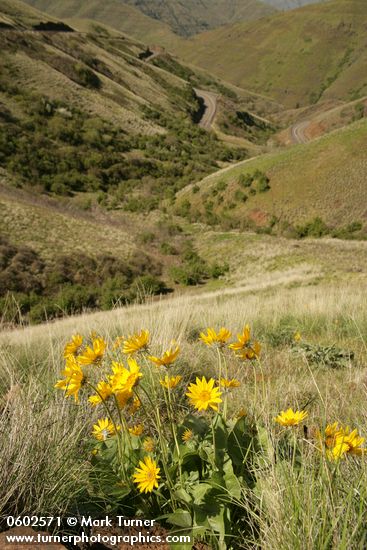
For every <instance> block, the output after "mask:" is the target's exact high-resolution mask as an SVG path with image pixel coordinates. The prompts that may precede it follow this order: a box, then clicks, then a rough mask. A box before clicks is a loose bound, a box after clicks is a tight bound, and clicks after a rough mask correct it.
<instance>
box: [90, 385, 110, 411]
mask: <svg viewBox="0 0 367 550" xmlns="http://www.w3.org/2000/svg"><path fill="white" fill-rule="evenodd" d="M96 390H97V391H96V394H95V395H91V396H90V397H89V398H88V401H89V403H91V404H92V405H94V406H95V405H99V404H100V403H103V402H104V401H106V400H107V399H108V398H109V397H110V396H111V395H112V393H113V392H112V388H111V386H110V384H108V382H105V381H104V380H101V381H100V382H98V384H97V387H96Z"/></svg>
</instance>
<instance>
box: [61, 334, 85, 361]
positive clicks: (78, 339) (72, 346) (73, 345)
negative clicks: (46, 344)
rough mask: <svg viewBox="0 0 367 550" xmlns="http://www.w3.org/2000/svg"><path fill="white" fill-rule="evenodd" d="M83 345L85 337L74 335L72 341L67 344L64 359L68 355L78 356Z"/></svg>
mask: <svg viewBox="0 0 367 550" xmlns="http://www.w3.org/2000/svg"><path fill="white" fill-rule="evenodd" d="M82 344H83V336H82V335H81V334H73V336H72V337H71V340H70V341H69V342H67V343H66V345H65V348H64V357H65V359H66V357H67V356H68V355H76V354H77V353H78V351H79V348H80V347H81V345H82Z"/></svg>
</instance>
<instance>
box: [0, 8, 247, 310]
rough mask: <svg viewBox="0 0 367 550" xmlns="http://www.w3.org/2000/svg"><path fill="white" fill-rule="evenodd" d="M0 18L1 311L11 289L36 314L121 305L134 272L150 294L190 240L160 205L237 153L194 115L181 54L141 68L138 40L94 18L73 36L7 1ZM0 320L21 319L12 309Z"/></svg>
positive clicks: (204, 273) (206, 270)
mask: <svg viewBox="0 0 367 550" xmlns="http://www.w3.org/2000/svg"><path fill="white" fill-rule="evenodd" d="M1 14H2V21H3V25H4V27H3V29H2V31H1V34H0V47H1V52H2V55H1V59H0V75H1V76H0V171H1V174H0V177H1V193H0V195H1V209H2V223H1V233H2V237H1V246H0V263H1V266H2V279H1V282H0V302H1V303H0V309H1V312H2V314H4V315H5V313H4V312H8V305H9V300H8V298H9V296H7V293H8V292H12V293H15V295H16V299H17V300H18V303H19V306H20V310H19V312H20V313H21V316H22V315H23V314H24V315H25V316H26V317H27V316H28V315H30V316H31V318H33V319H34V320H37V319H40V318H44V317H45V316H46V317H53V316H55V315H58V314H60V313H61V312H62V311H69V312H72V311H80V310H81V309H82V308H83V307H88V308H89V307H92V308H93V307H97V306H98V307H101V306H102V307H110V306H112V305H113V303H114V301H115V300H116V299H119V298H118V295H119V296H120V298H121V299H123V300H126V299H128V300H129V299H130V298H131V297H133V296H134V295H135V297H136V296H137V294H139V292H141V289H140V290H139V285H140V282H139V281H140V278H141V277H142V276H146V275H147V276H148V279H149V277H150V276H153V279H149V280H147V279H146V280H145V282H144V281H143V283H144V284H143V286H144V285H145V284H146V283H147V284H148V287H150V289H151V290H152V291H153V292H160V291H161V290H162V289H163V287H162V286H161V279H160V278H161V277H163V279H164V280H166V282H167V284H168V285H170V284H171V285H172V284H174V283H173V281H172V278H171V279H170V278H169V277H168V275H167V273H168V267H169V266H174V265H175V263H177V264H179V263H180V262H181V260H182V261H184V259H183V256H184V254H186V253H187V254H188V253H189V252H188V251H187V248H188V249H190V250H191V248H190V243H189V242H188V239H186V237H185V236H183V237H182V239H180V237H178V242H177V243H175V242H174V241H175V239H174V238H173V236H174V235H176V233H179V228H178V229H177V228H176V227H175V224H173V226H172V228H171V229H163V230H162V228H161V227H159V228H158V227H156V225H157V223H158V220H160V216H162V215H163V218H164V213H163V211H162V210H160V211H159V210H158V209H159V207H160V205H161V202H162V200H166V199H167V197H173V196H174V194H175V191H177V190H178V189H179V188H181V187H183V186H185V185H186V184H188V183H191V182H192V181H193V180H195V179H197V178H198V177H202V176H203V175H204V174H208V173H210V172H212V171H213V170H215V169H218V168H219V167H220V166H222V165H223V162H225V161H229V160H231V159H236V158H241V157H243V155H244V151H243V150H242V151H241V150H239V149H238V148H236V149H230V148H228V147H226V146H224V145H223V144H222V143H220V142H219V141H218V140H217V139H216V137H215V135H213V134H210V133H209V132H206V131H204V130H202V129H200V128H199V127H198V125H197V124H196V123H195V122H194V120H193V119H195V116H196V113H197V112H198V110H199V108H200V104H199V102H198V99H197V97H196V94H195V92H194V89H193V85H198V84H200V82H201V77H200V75H196V74H195V72H194V71H190V82H189V81H188V80H185V76H186V74H185V71H184V69H183V67H181V66H180V65H178V64H177V63H176V64H175V67H174V69H175V70H172V71H171V70H170V67H165V68H164V69H163V68H161V67H156V66H155V65H153V64H149V63H147V62H145V61H144V60H142V59H140V54H142V53H143V52H144V51H145V46H143V45H142V44H140V43H138V42H136V41H134V40H132V39H129V38H127V37H126V36H124V35H121V34H119V33H117V32H112V33H111V31H109V30H107V29H105V28H102V27H101V26H99V27H98V28H97V29H95V28H94V27H93V26H91V28H90V29H89V31H87V32H83V33H80V32H75V31H74V30H73V29H72V28H70V27H69V28H68V27H66V26H65V25H64V24H63V23H60V22H57V21H56V20H53V21H52V20H51V22H50V19H51V18H49V16H47V15H44V14H42V13H40V12H37V11H36V10H34V9H32V8H30V7H29V6H25V5H24V4H22V3H20V2H15V3H14V2H10V1H7V0H5V1H4V2H2V4H1ZM51 23H52V24H51ZM40 24H42V25H43V26H41V27H39V25H40ZM45 25H46V27H45ZM55 25H58V26H57V28H56V27H55ZM47 29H49V30H47ZM55 29H56V30H55ZM177 67H179V68H180V71H181V72H180V73H179V74H178V72H177V70H176V69H177ZM182 71H183V73H182ZM211 82H212V84H215V81H214V80H213V79H212V80H211ZM108 211H113V212H116V214H117V218H114V216H113V214H111V215H109V214H108ZM151 211H152V212H154V211H156V213H155V214H152V216H154V215H155V216H156V220H155V222H154V223H153V222H152V224H149V223H145V234H146V235H145V236H144V234H143V235H142V232H141V227H142V221H141V220H142V216H144V215H145V216H147V214H148V212H151ZM97 220H99V221H98V222H97ZM134 223H136V224H137V227H138V228H139V229H138V230H137V231H135V230H133V229H132V227H134ZM168 226H170V224H169V223H168ZM98 227H99V229H98ZM114 227H116V228H117V229H116V233H115V232H114ZM63 228H64V229H63ZM101 228H103V229H101ZM101 231H102V234H105V233H106V234H108V235H112V234H113V235H114V237H113V238H111V239H110V238H109V237H108V238H105V237H103V236H99V235H100V232H101ZM169 231H170V232H171V233H170V234H169ZM143 233H144V232H143ZM157 233H159V237H158V236H157ZM60 235H63V239H64V242H63V244H58V242H57V241H58V239H60ZM152 240H153V241H155V244H154V245H152V244H151V243H152ZM170 240H171V241H172V243H171V244H169V242H168V241H170ZM186 241H187V242H186ZM96 243H97V244H96ZM161 247H162V248H161ZM72 250H73V251H74V253H75V251H77V253H76V255H74V254H73V253H72V252H71V251H72ZM192 254H193V252H192ZM194 257H195V259H196V260H197V262H198V263H199V264H200V266H201V267H200V278H203V279H205V278H209V277H210V266H208V265H206V264H205V262H202V261H201V260H200V258H197V256H195V255H194ZM134 258H136V259H137V264H136V262H135V260H134ZM19 262H20V263H19ZM103 263H106V265H107V267H106V268H103V269H102V267H101V266H102V264H103ZM20 264H21V265H22V268H21V269H20V267H19V265H20ZM99 274H100V275H99ZM169 281H170V282H169ZM134 285H135V291H133V294H131V292H130V291H131V289H132V288H134ZM163 286H164V285H163ZM123 295H124V296H125V297H123ZM129 296H130V298H129ZM103 304H104V305H103ZM108 304H109V305H108ZM5 317H6V318H7V319H8V320H10V321H11V320H12V319H13V318H19V315H18V313H17V308H15V310H14V308H13V309H12V310H11V312H10V315H8V313H6V315H5Z"/></svg>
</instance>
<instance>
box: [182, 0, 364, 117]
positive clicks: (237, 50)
mask: <svg viewBox="0 0 367 550" xmlns="http://www.w3.org/2000/svg"><path fill="white" fill-rule="evenodd" d="M366 20H367V3H366V2H365V0H331V1H330V2H326V3H324V4H317V5H310V6H306V7H304V8H300V9H298V10H293V11H289V12H286V13H281V14H279V15H275V16H272V17H268V18H265V19H261V20H259V21H255V22H253V23H251V24H248V23H238V24H235V25H231V26H225V27H222V28H220V29H216V30H213V31H209V32H206V33H202V34H200V35H197V36H196V37H194V38H192V39H190V40H187V41H186V42H185V43H184V44H181V45H180V55H181V56H185V57H186V58H187V59H188V60H189V61H190V62H192V63H195V64H197V65H201V66H203V67H205V68H207V69H208V70H211V71H214V72H215V73H216V74H218V75H219V76H220V77H222V78H225V79H226V80H227V81H229V82H232V83H234V84H236V85H238V86H242V87H244V88H248V89H252V90H254V91H257V92H259V93H264V94H268V95H270V96H272V97H274V98H276V99H278V100H279V101H281V102H283V103H285V104H287V105H288V106H291V107H295V106H296V104H297V103H300V104H307V103H309V102H311V103H313V102H316V101H318V100H319V99H320V98H330V97H333V98H338V99H356V98H357V97H360V96H363V95H366V93H367V81H366V78H365V74H366V71H367V33H366ZM311 75H312V77H311Z"/></svg>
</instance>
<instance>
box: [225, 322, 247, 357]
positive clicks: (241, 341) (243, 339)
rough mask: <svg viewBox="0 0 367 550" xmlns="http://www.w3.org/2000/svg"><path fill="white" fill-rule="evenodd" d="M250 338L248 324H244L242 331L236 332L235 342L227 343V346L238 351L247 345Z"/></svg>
mask: <svg viewBox="0 0 367 550" xmlns="http://www.w3.org/2000/svg"><path fill="white" fill-rule="evenodd" d="M250 338H251V333H250V325H245V327H244V329H243V331H242V333H239V334H237V340H238V341H237V342H234V343H233V344H229V346H228V347H229V348H231V349H233V350H234V351H240V350H242V349H243V348H245V347H246V346H247V344H248V343H249V341H250Z"/></svg>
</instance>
